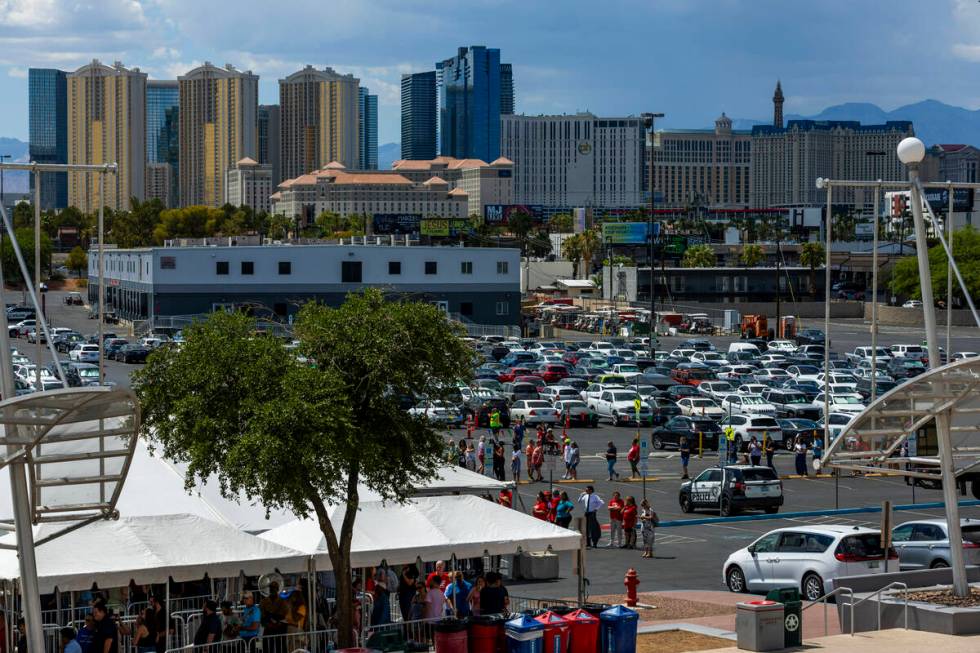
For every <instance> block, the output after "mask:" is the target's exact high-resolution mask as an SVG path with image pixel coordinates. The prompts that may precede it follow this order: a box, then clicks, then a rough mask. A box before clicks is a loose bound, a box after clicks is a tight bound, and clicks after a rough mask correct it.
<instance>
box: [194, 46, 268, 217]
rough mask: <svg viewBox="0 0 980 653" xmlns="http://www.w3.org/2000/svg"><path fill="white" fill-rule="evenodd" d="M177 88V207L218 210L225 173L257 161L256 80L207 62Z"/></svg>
mask: <svg viewBox="0 0 980 653" xmlns="http://www.w3.org/2000/svg"><path fill="white" fill-rule="evenodd" d="M177 83H178V85H179V86H180V165H179V168H180V184H179V186H180V204H181V206H191V205H199V204H203V205H205V206H221V205H222V204H223V203H224V200H225V190H224V185H225V173H227V172H228V170H230V169H231V168H233V167H234V165H235V162H237V161H239V160H241V159H243V158H244V157H252V158H254V157H256V156H257V155H258V151H257V150H258V145H257V136H256V124H257V112H258V106H259V101H258V100H259V77H258V75H253V74H252V72H251V71H245V72H242V71H239V70H236V69H235V67H234V66H231V65H226V66H225V67H224V68H218V67H217V66H213V65H212V64H211V63H209V62H205V64H204V65H203V66H199V67H197V68H195V69H193V70H191V71H190V72H188V73H187V74H186V75H184V76H182V77H178V78H177Z"/></svg>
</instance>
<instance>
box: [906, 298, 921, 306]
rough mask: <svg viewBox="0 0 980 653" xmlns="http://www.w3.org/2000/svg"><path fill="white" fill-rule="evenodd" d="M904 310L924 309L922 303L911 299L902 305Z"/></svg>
mask: <svg viewBox="0 0 980 653" xmlns="http://www.w3.org/2000/svg"><path fill="white" fill-rule="evenodd" d="M902 308H922V302H921V301H919V300H918V299H910V300H908V301H906V302H905V303H904V304H902Z"/></svg>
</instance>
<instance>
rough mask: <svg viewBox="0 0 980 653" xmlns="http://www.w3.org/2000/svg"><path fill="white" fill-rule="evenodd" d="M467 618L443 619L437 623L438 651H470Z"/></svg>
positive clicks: (436, 638) (454, 652) (436, 642)
mask: <svg viewBox="0 0 980 653" xmlns="http://www.w3.org/2000/svg"><path fill="white" fill-rule="evenodd" d="M468 625H469V624H468V623H467V621H466V620H465V619H443V620H441V621H437V622H436V624H435V631H436V632H435V645H436V653H468V651H467V650H466V649H467V636H466V631H467V626H468Z"/></svg>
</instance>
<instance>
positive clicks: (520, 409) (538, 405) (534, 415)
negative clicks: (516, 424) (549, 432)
mask: <svg viewBox="0 0 980 653" xmlns="http://www.w3.org/2000/svg"><path fill="white" fill-rule="evenodd" d="M522 417H523V418H524V422H525V423H526V424H555V423H556V422H557V421H558V411H557V410H555V408H554V407H553V406H552V405H551V404H549V403H548V402H547V401H545V400H544V399H521V400H519V401H515V402H513V403H512V404H511V406H510V418H511V420H519V419H520V418H522Z"/></svg>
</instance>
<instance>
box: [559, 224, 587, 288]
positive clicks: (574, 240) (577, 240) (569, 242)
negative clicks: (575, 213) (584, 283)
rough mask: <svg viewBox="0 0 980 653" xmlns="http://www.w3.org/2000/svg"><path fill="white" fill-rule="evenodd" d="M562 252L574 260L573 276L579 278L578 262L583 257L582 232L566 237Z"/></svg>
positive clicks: (570, 259)
mask: <svg viewBox="0 0 980 653" xmlns="http://www.w3.org/2000/svg"><path fill="white" fill-rule="evenodd" d="M561 253H562V256H564V257H565V258H566V259H568V260H569V261H571V262H572V277H574V278H576V279H578V263H579V260H580V259H581V258H582V234H575V235H574V236H569V237H568V238H566V239H565V240H564V242H562V244H561Z"/></svg>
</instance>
